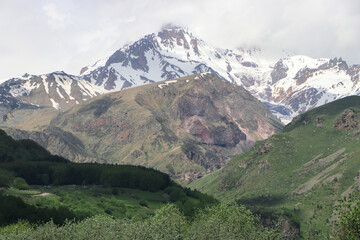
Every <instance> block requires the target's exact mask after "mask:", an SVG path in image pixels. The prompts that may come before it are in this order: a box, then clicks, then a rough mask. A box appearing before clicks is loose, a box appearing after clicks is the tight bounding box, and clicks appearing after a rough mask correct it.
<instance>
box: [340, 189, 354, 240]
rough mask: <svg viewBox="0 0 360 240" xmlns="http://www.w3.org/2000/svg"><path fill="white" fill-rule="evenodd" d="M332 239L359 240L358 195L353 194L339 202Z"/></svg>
mask: <svg viewBox="0 0 360 240" xmlns="http://www.w3.org/2000/svg"><path fill="white" fill-rule="evenodd" d="M335 210H336V214H337V217H338V220H337V221H336V222H335V229H334V238H336V239H349V240H352V239H354V240H355V239H360V195H359V194H358V193H357V194H354V195H352V196H349V197H348V198H346V197H344V198H343V199H341V200H339V204H338V205H337V207H336V209H335Z"/></svg>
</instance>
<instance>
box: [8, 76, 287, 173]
mask: <svg viewBox="0 0 360 240" xmlns="http://www.w3.org/2000/svg"><path fill="white" fill-rule="evenodd" d="M282 126H283V125H282V124H281V122H280V121H279V120H278V119H277V118H275V117H274V116H273V115H272V114H271V113H270V112H269V111H268V109H267V108H266V107H265V105H263V104H262V103H261V102H260V101H258V100H257V99H256V98H254V97H253V96H252V95H251V94H250V93H249V92H248V91H246V90H245V89H244V88H242V87H240V86H237V85H234V84H231V83H229V82H227V81H225V80H223V79H221V78H219V77H218V76H217V75H214V74H211V73H203V74H197V75H193V76H188V77H184V78H180V79H176V80H168V81H163V82H159V83H152V84H147V85H144V86H140V87H134V88H129V89H126V90H123V91H119V92H114V93H109V94H104V95H101V96H98V97H95V98H93V99H90V100H88V101H86V102H84V103H81V104H79V105H75V106H74V107H72V108H70V109H69V110H67V111H64V112H63V113H61V114H60V115H58V116H57V117H56V118H54V119H53V120H52V121H51V124H50V126H48V127H46V128H42V129H41V131H30V132H29V131H20V130H15V129H7V130H6V131H7V133H8V134H10V135H11V136H13V137H14V138H16V139H21V138H31V139H33V140H35V141H37V142H38V143H40V144H42V145H43V146H44V147H46V148H47V149H48V150H50V151H51V152H52V153H54V154H59V155H62V156H65V157H67V158H69V159H70V160H72V161H76V162H93V161H97V162H103V163H117V164H120V163H121V164H124V163H131V164H135V165H143V166H149V167H154V168H157V169H159V170H162V171H165V172H168V173H169V174H171V175H172V176H173V177H175V178H178V179H180V180H190V179H195V178H198V177H200V176H202V175H204V174H205V173H207V172H210V171H213V170H215V169H218V168H220V167H222V166H224V165H225V164H226V163H227V161H228V160H229V159H230V158H231V157H234V156H236V155H237V154H239V153H241V152H243V151H244V150H247V149H248V148H249V147H251V146H252V144H253V143H254V142H255V141H257V140H261V139H265V138H267V137H269V136H271V135H272V134H274V133H276V132H278V131H279V130H280V129H281V128H282Z"/></svg>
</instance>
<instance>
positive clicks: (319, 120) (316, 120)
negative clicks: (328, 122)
mask: <svg viewBox="0 0 360 240" xmlns="http://www.w3.org/2000/svg"><path fill="white" fill-rule="evenodd" d="M323 121H324V119H322V118H316V119H315V126H316V127H318V128H321V127H322V123H323Z"/></svg>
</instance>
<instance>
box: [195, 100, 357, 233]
mask: <svg viewBox="0 0 360 240" xmlns="http://www.w3.org/2000/svg"><path fill="white" fill-rule="evenodd" d="M359 122H360V97H355V96H352V97H347V98H344V99H341V100H338V101H335V102H332V103H329V104H326V105H324V106H322V107H319V108H316V109H313V110H311V111H309V112H306V113H304V114H301V115H300V116H298V117H297V118H296V119H294V120H293V121H292V122H291V123H290V124H289V125H287V126H286V127H285V128H284V129H283V131H282V132H280V133H278V134H275V135H273V136H271V137H270V138H268V139H267V140H264V141H260V142H257V143H256V144H255V145H254V147H253V148H252V149H251V150H249V151H247V152H246V153H243V154H241V155H239V156H238V157H236V158H234V159H232V160H231V161H230V162H229V164H228V165H227V166H225V167H224V168H222V169H220V170H218V171H215V172H213V173H211V174H209V175H207V176H205V177H203V178H201V179H199V180H197V181H195V182H193V183H192V184H191V185H190V186H191V187H193V188H196V189H198V190H201V191H202V192H204V193H208V194H213V195H214V196H215V197H217V198H218V199H220V200H222V201H225V202H233V201H236V202H237V203H241V204H245V205H247V206H249V207H250V208H251V209H252V210H254V211H257V212H259V213H263V214H265V215H266V214H267V213H279V214H285V215H287V216H289V217H290V218H291V219H292V220H293V221H294V223H295V224H298V225H300V230H301V234H302V236H303V237H307V236H310V235H317V234H319V233H321V234H327V233H329V232H330V230H331V224H332V222H333V220H334V218H335V217H334V215H332V213H333V208H334V206H335V205H336V201H337V200H338V199H339V198H341V197H343V196H347V195H349V194H350V193H351V192H354V191H358V190H359V186H360V177H359V175H360V127H359Z"/></svg>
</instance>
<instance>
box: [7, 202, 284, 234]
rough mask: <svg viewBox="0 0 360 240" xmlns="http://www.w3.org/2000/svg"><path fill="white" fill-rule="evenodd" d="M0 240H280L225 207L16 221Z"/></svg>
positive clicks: (169, 208) (240, 209)
mask: <svg viewBox="0 0 360 240" xmlns="http://www.w3.org/2000/svg"><path fill="white" fill-rule="evenodd" d="M0 238H3V239H167V240H172V239H174V240H175V239H177V240H181V239H189V240H190V239H197V240H201V239H204V240H205V239H224V240H225V239H226V240H229V239H249V240H251V239H254V240H255V239H256V240H260V239H267V240H268V239H282V237H281V235H280V233H278V232H276V231H272V230H268V229H265V228H264V227H262V226H261V225H260V224H259V221H258V219H257V218H256V217H254V216H253V215H252V214H251V212H250V211H249V210H246V209H245V208H244V207H238V206H228V205H225V204H219V205H215V206H213V207H208V208H206V209H204V210H202V211H200V212H198V213H197V214H196V215H195V217H194V219H193V220H189V219H187V218H186V217H185V216H184V215H183V214H182V213H181V211H179V209H178V208H177V207H176V206H175V205H172V204H169V205H165V206H163V207H162V208H160V209H159V210H157V211H156V212H155V214H154V215H153V216H152V217H150V218H148V219H146V220H143V221H137V220H134V219H119V218H113V217H111V216H108V215H98V216H94V217H90V218H87V219H84V220H83V221H80V222H74V221H69V222H66V223H65V224H64V225H62V226H58V225H56V224H55V223H53V222H48V223H45V224H42V225H38V226H33V225H31V224H28V223H27V222H19V223H17V224H14V225H10V226H7V227H4V228H2V229H0Z"/></svg>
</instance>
